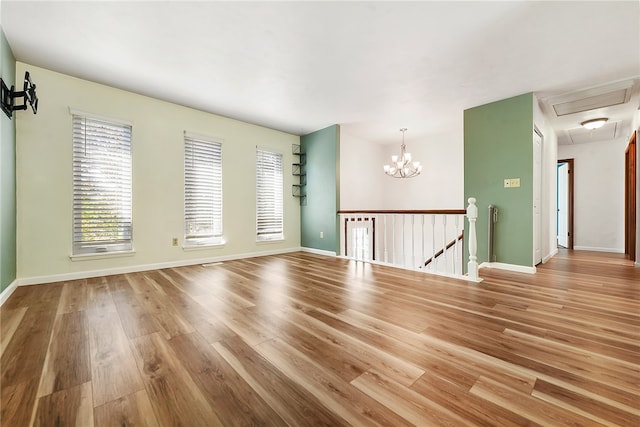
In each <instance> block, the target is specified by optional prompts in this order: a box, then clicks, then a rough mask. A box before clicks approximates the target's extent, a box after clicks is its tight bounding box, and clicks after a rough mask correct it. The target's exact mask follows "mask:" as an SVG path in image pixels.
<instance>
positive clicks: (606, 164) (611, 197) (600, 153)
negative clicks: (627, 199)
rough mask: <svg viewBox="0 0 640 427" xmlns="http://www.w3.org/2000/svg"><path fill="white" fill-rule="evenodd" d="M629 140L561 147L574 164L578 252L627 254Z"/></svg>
mask: <svg viewBox="0 0 640 427" xmlns="http://www.w3.org/2000/svg"><path fill="white" fill-rule="evenodd" d="M626 146H627V140H626V138H619V139H616V140H613V141H605V142H593V143H587V144H576V145H559V146H558V157H559V158H562V159H575V160H574V171H573V173H574V177H573V178H574V230H573V231H574V234H573V245H574V249H585V250H601V251H607V252H624V150H625V148H626Z"/></svg>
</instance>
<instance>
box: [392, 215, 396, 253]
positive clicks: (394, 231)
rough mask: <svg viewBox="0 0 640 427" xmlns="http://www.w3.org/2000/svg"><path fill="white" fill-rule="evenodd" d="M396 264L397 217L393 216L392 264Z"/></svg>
mask: <svg viewBox="0 0 640 427" xmlns="http://www.w3.org/2000/svg"><path fill="white" fill-rule="evenodd" d="M395 263H396V216H395V215H393V231H392V234H391V264H395Z"/></svg>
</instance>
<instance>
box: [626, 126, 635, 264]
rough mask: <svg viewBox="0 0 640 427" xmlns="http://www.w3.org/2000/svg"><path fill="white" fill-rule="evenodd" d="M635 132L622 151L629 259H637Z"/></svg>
mask: <svg viewBox="0 0 640 427" xmlns="http://www.w3.org/2000/svg"><path fill="white" fill-rule="evenodd" d="M636 133H637V131H635V130H634V131H633V133H632V134H631V137H630V138H629V144H628V145H627V148H626V150H625V152H624V253H625V254H626V255H627V256H628V257H629V259H630V260H631V261H636V260H637V254H636V214H637V212H636V174H637V173H638V159H637V154H636V153H637V151H636Z"/></svg>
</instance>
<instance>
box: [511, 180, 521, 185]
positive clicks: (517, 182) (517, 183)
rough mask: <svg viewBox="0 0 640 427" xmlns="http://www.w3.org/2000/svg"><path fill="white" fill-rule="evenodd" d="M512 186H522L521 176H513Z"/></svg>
mask: <svg viewBox="0 0 640 427" xmlns="http://www.w3.org/2000/svg"><path fill="white" fill-rule="evenodd" d="M511 187H520V178H511Z"/></svg>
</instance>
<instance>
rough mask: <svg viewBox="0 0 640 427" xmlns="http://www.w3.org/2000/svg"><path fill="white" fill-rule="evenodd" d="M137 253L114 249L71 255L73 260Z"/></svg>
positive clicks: (127, 255) (107, 257)
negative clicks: (111, 250)
mask: <svg viewBox="0 0 640 427" xmlns="http://www.w3.org/2000/svg"><path fill="white" fill-rule="evenodd" d="M135 254H136V252H135V251H114V252H99V253H92V254H81V255H69V258H70V259H71V261H74V262H75V261H93V260H98V259H109V258H122V257H129V256H134V255H135Z"/></svg>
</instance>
